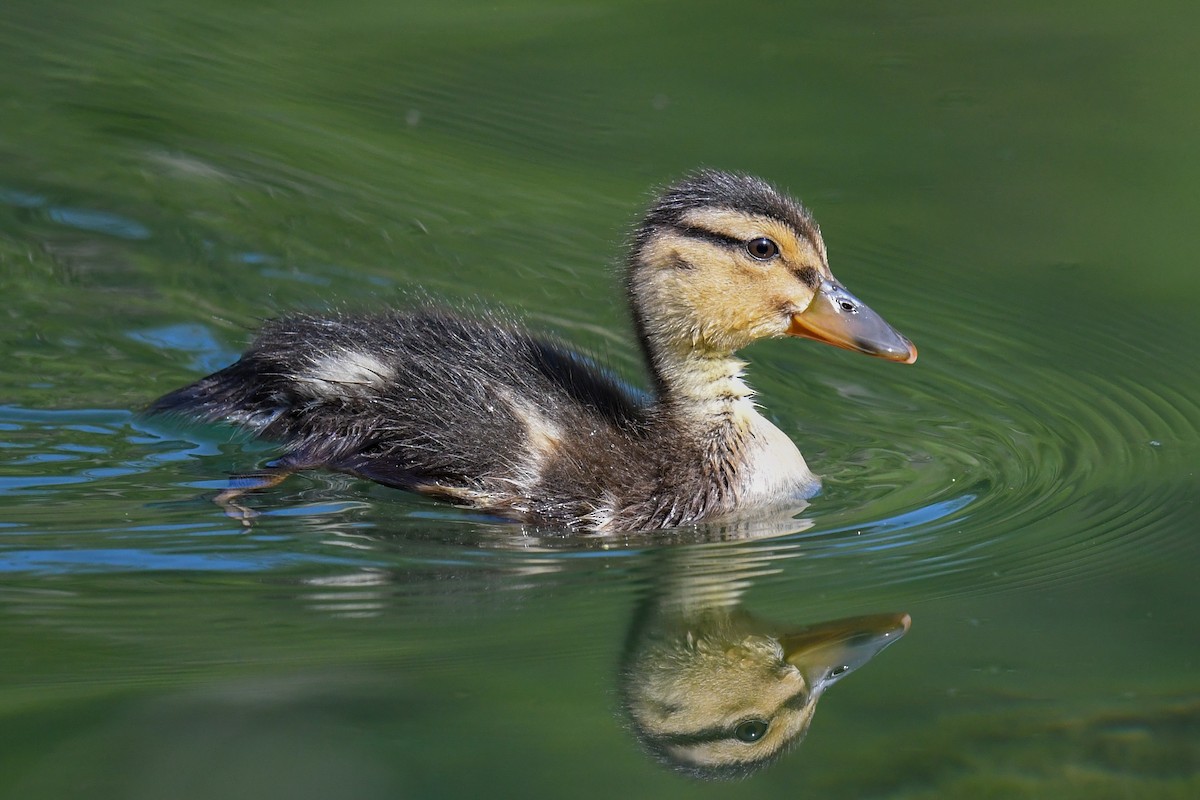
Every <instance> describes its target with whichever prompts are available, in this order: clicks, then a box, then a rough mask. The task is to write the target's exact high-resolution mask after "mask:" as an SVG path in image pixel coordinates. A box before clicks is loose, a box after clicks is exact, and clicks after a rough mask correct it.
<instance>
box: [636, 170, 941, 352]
mask: <svg viewBox="0 0 1200 800" xmlns="http://www.w3.org/2000/svg"><path fill="white" fill-rule="evenodd" d="M628 287H629V293H630V299H631V303H632V306H633V308H634V315H635V320H636V323H637V326H638V329H639V332H640V334H641V335H642V337H643V340H644V341H645V342H646V343H647V347H648V348H649V350H650V351H651V354H652V356H655V355H657V356H663V355H667V356H668V357H672V356H678V355H680V354H685V353H689V352H696V351H699V352H700V353H702V354H712V355H726V354H730V353H732V352H734V351H735V350H738V349H740V348H742V347H744V346H746V345H748V344H750V343H751V342H753V341H755V340H757V339H763V338H769V337H779V336H804V337H807V338H811V339H816V340H819V341H823V342H827V343H829V344H833V345H836V346H838V347H844V348H846V349H850V350H857V351H859V352H863V353H867V354H869V355H874V356H879V357H881V358H885V359H888V360H890V361H901V362H905V363H912V362H913V361H915V360H916V358H917V350H916V348H915V347H913V345H912V343H911V342H910V341H908V339H906V338H904V337H903V336H901V335H900V334H899V333H898V332H896V331H895V330H894V329H893V328H892V327H891V326H890V325H888V324H887V323H886V322H884V321H883V319H882V318H881V317H880V316H879V315H878V314H876V313H875V312H874V311H872V310H871V309H870V308H868V307H867V306H866V305H865V304H864V303H863V302H862V301H860V300H859V299H857V298H856V297H854V295H852V294H850V293H849V292H848V291H846V289H845V287H843V286H842V285H841V284H840V283H839V282H838V281H837V279H835V278H834V277H833V274H832V273H831V272H830V271H829V263H828V259H827V256H826V253H825V243H824V241H823V240H822V239H821V232H820V230H819V229H818V227H817V224H816V222H815V221H814V220H813V218H812V215H811V214H810V213H809V212H808V210H807V209H805V208H804V206H802V205H801V204H800V203H798V202H796V201H795V200H793V199H791V198H789V197H787V196H786V195H784V194H782V193H781V192H779V191H777V190H776V189H774V188H773V187H772V186H770V185H769V184H767V183H765V182H764V181H762V180H759V179H758V178H753V177H749V176H746V175H735V174H730V173H726V172H717V171H713V170H702V171H700V172H696V173H694V174H692V175H690V176H688V177H687V178H685V179H683V180H682V181H680V182H678V183H676V184H674V185H672V186H670V187H668V188H667V189H666V190H665V191H664V192H663V193H662V194H661V195H660V196H659V198H658V200H657V201H656V202H655V203H654V205H653V206H652V207H651V208H650V210H649V212H648V213H647V214H646V217H645V219H644V220H643V222H642V225H641V227H640V228H639V229H638V231H637V233H636V235H635V237H634V242H633V247H632V251H631V255H630V262H629V272H628ZM660 366H661V365H660Z"/></svg>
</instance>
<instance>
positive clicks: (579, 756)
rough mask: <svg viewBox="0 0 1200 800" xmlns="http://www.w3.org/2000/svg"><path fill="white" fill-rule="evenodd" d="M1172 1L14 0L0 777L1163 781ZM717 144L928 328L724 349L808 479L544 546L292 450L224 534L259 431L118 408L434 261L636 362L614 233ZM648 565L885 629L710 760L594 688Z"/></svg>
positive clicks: (917, 791)
mask: <svg viewBox="0 0 1200 800" xmlns="http://www.w3.org/2000/svg"><path fill="white" fill-rule="evenodd" d="M1195 16H1196V12H1193V11H1190V10H1184V9H1176V10H1174V11H1173V12H1172V14H1165V13H1149V12H1144V11H1139V12H1134V11H1133V10H1130V9H1125V8H1123V7H1122V6H1121V5H1120V4H1113V5H1111V6H1104V7H1096V6H1095V5H1094V4H1066V5H1061V4H1060V5H1059V6H1057V7H1056V8H1055V9H1044V8H1042V6H1041V5H1040V4H1034V3H1029V4H1017V5H1013V6H1009V7H1008V8H1007V9H1006V10H987V11H984V10H979V9H968V8H965V7H962V6H960V5H959V4H953V3H944V2H937V1H931V2H924V3H918V4H905V5H897V4H893V3H867V4H855V5H854V6H853V7H851V6H846V5H843V4H836V3H816V4H806V5H805V6H803V7H800V6H779V5H774V4H765V3H764V4H757V5H756V4H752V5H751V6H745V5H743V6H739V7H738V8H737V9H734V8H732V7H726V4H719V3H700V4H696V3H688V4H682V3H677V2H662V3H655V4H653V5H651V6H648V7H647V6H645V5H644V4H632V3H577V4H565V5H564V4H559V3H542V2H527V3H523V4H519V5H516V6H514V7H510V8H500V7H497V6H496V5H494V4H482V3H463V4H457V5H454V6H452V7H447V6H445V4H431V5H426V4H420V3H404V4H393V3H382V2H364V3H358V4H352V5H350V6H345V5H340V6H338V7H336V8H333V7H328V6H327V4H322V3H311V2H310V3H303V2H302V3H293V4H288V5H287V6H286V7H285V6H279V7H272V6H269V5H268V6H260V7H254V8H251V7H249V6H246V5H244V4H240V3H210V4H206V5H204V7H200V6H198V5H196V4H189V3H180V2H173V3H171V2H169V3H161V2H160V3H145V2H140V1H139V0H121V1H120V2H114V3H108V4H105V5H104V7H103V8H101V7H100V6H98V5H95V4H86V3H75V4H71V3H55V4H53V9H52V10H51V9H50V7H48V6H46V4H44V3H32V2H25V0H15V1H14V2H9V3H8V4H6V6H5V9H4V11H2V12H0V67H2V68H0V98H2V99H0V110H2V112H3V116H4V119H5V124H4V126H3V130H0V292H2V294H0V296H2V297H3V298H4V300H3V301H2V304H0V309H2V310H3V311H4V312H5V313H4V319H5V322H6V324H5V325H4V326H3V327H2V328H0V343H2V347H3V352H4V354H5V358H4V359H3V362H2V363H0V573H3V575H2V579H0V642H2V643H3V652H4V658H2V659H0V742H3V746H2V747H0V794H2V795H4V796H13V797H65V796H73V795H76V794H79V793H81V792H83V791H86V792H87V793H88V795H89V796H93V797H114V798H116V797H121V798H141V797H146V798H149V797H164V796H170V797H179V798H187V797H230V798H234V797H258V798H261V797H327V796H331V795H334V796H342V797H396V796H438V797H450V796H477V795H479V794H481V793H484V792H488V791H490V790H494V788H495V787H497V786H513V787H520V789H521V790H522V791H523V793H525V794H528V795H529V796H547V797H551V796H553V797H559V796H563V795H564V794H566V793H569V794H570V795H571V796H581V797H582V796H596V797H608V796H611V788H612V787H613V786H614V785H620V786H623V787H627V788H625V789H623V791H625V792H628V793H629V794H631V795H636V796H651V795H652V796H655V797H668V796H676V795H678V796H685V795H686V796H694V795H696V794H705V793H711V794H712V795H714V796H715V795H717V794H721V795H723V796H727V795H729V794H730V793H733V794H739V793H740V794H745V795H747V796H749V795H750V794H752V793H753V794H756V795H757V794H761V793H762V792H763V791H778V792H785V791H786V792H789V793H795V792H799V793H804V794H807V795H811V796H825V797H947V796H963V797H968V796H970V797H976V796H980V795H985V794H986V795H988V796H995V797H1028V796H1044V797H1088V798H1096V797H1124V796H1137V797H1190V796H1194V795H1195V794H1196V793H1197V791H1198V790H1200V783H1198V781H1200V779H1198V778H1197V776H1198V775H1200V746H1198V745H1197V742H1198V741H1200V703H1198V701H1197V699H1196V698H1197V694H1198V693H1197V689H1198V688H1200V687H1198V683H1197V678H1196V675H1197V674H1198V673H1197V670H1198V669H1200V648H1198V647H1197V639H1196V635H1195V627H1196V624H1195V623H1196V613H1195V611H1194V609H1195V608H1196V607H1197V601H1198V600H1200V598H1198V597H1197V591H1196V582H1195V574H1196V572H1197V569H1198V568H1200V545H1198V544H1197V538H1196V535H1195V533H1196V531H1197V529H1198V528H1200V525H1198V523H1200V511H1198V510H1197V503H1196V501H1197V498H1198V497H1200V491H1198V490H1200V479H1198V478H1197V472H1196V465H1197V463H1200V413H1198V409H1197V405H1198V403H1200V401H1198V400H1197V398H1198V397H1200V374H1198V372H1197V363H1198V362H1197V359H1196V354H1195V342H1196V341H1197V340H1198V339H1200V321H1198V318H1197V316H1196V314H1195V308H1196V305H1197V303H1198V302H1200V277H1198V276H1200V272H1197V270H1196V269H1195V263H1196V247H1195V242H1194V237H1193V236H1192V235H1191V233H1190V232H1191V230H1192V229H1193V227H1194V225H1193V222H1192V221H1193V219H1194V218H1195V216H1196V214H1197V212H1200V208H1198V207H1197V197H1196V194H1195V191H1194V187H1195V186H1196V185H1197V183H1198V182H1200V180H1198V179H1200V175H1197V174H1196V170H1197V165H1196V161H1195V159H1194V158H1193V157H1192V151H1193V149H1194V135H1193V134H1194V130H1195V126H1196V122H1197V111H1196V109H1197V108H1200V106H1198V105H1197V104H1196V103H1195V102H1194V100H1195V95H1196V82H1195V77H1194V76H1195V75H1196V74H1197V67H1198V66H1200V65H1198V64H1197V63H1196V56H1195V55H1194V43H1193V42H1192V38H1193V37H1192V35H1191V33H1190V32H1191V31H1192V30H1194V27H1195V23H1197V22H1200V19H1195V18H1194V17H1195ZM699 165H708V166H716V167H722V168H727V169H738V170H746V171H750V172H754V173H757V174H761V175H763V176H764V177H767V178H769V179H770V180H772V181H775V182H777V183H779V184H781V185H783V186H785V187H788V188H790V189H791V190H792V191H794V192H795V193H796V194H797V195H798V196H800V197H801V198H802V199H803V200H804V201H805V202H806V203H807V204H808V205H809V206H810V207H811V208H812V209H813V211H814V212H815V214H816V216H817V219H818V220H819V221H820V222H821V225H822V229H823V232H824V235H825V239H826V242H827V244H828V246H829V250H830V255H831V264H832V266H833V269H834V271H835V274H837V275H838V276H839V278H841V279H842V280H843V281H844V282H845V283H846V284H847V286H848V287H850V288H851V290H852V291H854V292H855V293H856V294H858V295H859V296H860V297H862V298H863V299H864V300H865V301H867V302H868V303H869V304H870V305H871V306H872V307H873V308H875V309H876V310H878V311H879V312H880V313H882V314H883V315H884V316H885V317H886V318H887V319H888V320H889V321H890V322H892V323H893V324H895V325H896V327H897V328H899V329H900V330H901V331H903V332H904V333H905V334H907V335H908V336H910V337H911V338H912V339H913V340H914V341H915V342H916V343H917V345H918V346H919V347H920V351H921V359H920V361H919V362H918V363H917V364H916V365H915V366H913V367H911V368H898V367H895V366H894V365H889V364H884V363H882V362H879V361H876V360H872V359H866V358H862V357H859V356H856V355H854V354H850V353H844V352H841V351H836V350H833V349H832V348H821V347H819V346H816V345H813V344H811V343H807V342H796V341H787V342H782V341H781V342H768V343H763V344H760V345H756V346H755V347H753V348H751V349H750V350H749V351H747V353H746V355H747V357H748V358H749V360H750V361H751V362H752V363H751V372H750V380H751V382H752V383H753V384H754V385H755V386H756V387H757V388H758V389H759V390H760V393H761V397H760V400H761V403H762V405H763V406H764V407H765V408H766V409H767V411H768V413H769V415H770V416H771V418H772V419H773V420H774V421H775V422H776V423H777V424H778V425H779V426H780V427H781V428H782V429H783V430H785V431H786V432H787V433H788V434H789V435H790V436H792V437H793V438H794V439H795V440H796V441H797V442H798V443H800V446H801V449H802V450H803V451H804V453H805V456H806V458H807V459H808V461H809V463H810V464H811V465H812V466H813V467H814V469H815V470H816V471H817V472H818V473H820V474H821V475H823V476H824V478H825V491H824V493H823V494H822V495H821V496H819V497H818V498H816V500H815V501H814V502H813V503H812V505H811V506H810V507H809V508H808V509H806V510H805V511H804V512H803V513H802V514H801V515H800V516H799V517H798V518H797V519H795V520H782V521H781V520H768V521H760V522H759V523H757V524H752V525H742V526H716V527H711V528H703V529H700V530H694V531H679V532H674V533H672V534H669V535H665V536H662V537H647V536H630V537H617V538H612V539H594V538H578V537H577V538H565V537H563V536H561V535H559V534H557V533H556V532H553V531H539V530H529V529H524V528H522V527H520V526H516V525H511V524H505V523H500V522H497V521H494V520H489V519H483V518H480V517H478V516H474V515H471V514H468V513H464V512H460V511H457V510H454V509H451V508H448V507H446V506H443V505H439V504H436V503H432V502H428V501H425V500H423V499H419V498H415V497H412V496H408V495H405V494H402V493H399V492H395V491H391V490H387V489H383V488H381V487H377V486H372V485H370V484H367V483H364V482H361V481H355V480H351V479H349V478H346V477H344V476H339V475H330V474H324V473H310V474H305V475H302V476H296V477H294V478H292V479H291V480H289V481H288V482H287V483H285V484H284V485H283V486H281V487H279V488H278V489H275V490H273V491H271V492H269V493H265V494H262V495H257V496H254V497H253V498H251V499H250V500H249V501H248V503H249V505H250V506H251V507H252V508H253V509H254V510H255V511H257V512H258V516H257V517H256V518H255V521H254V523H253V525H250V526H245V525H243V524H242V523H241V522H240V521H238V520H236V519H231V518H230V517H229V516H227V515H226V514H225V513H224V512H223V511H222V509H221V508H219V507H218V506H216V505H214V504H213V503H212V502H211V500H210V498H211V497H212V496H213V495H214V494H215V493H216V492H217V491H219V490H220V489H221V488H222V487H223V486H224V485H225V479H226V476H228V475H229V474H231V473H236V472H238V471H244V470H247V469H253V468H254V467H256V466H258V465H259V464H261V463H262V462H264V461H265V460H267V459H269V458H270V456H271V453H272V450H271V448H270V446H269V445H264V444H261V443H253V442H248V441H246V440H245V439H244V438H243V437H239V436H237V435H235V433H234V432H233V431H231V430H230V429H228V428H223V427H220V426H188V425H181V424H178V423H170V422H166V421H162V420H152V419H146V418H144V417H142V416H140V415H139V414H138V411H139V409H141V408H142V407H144V405H145V404H146V403H148V402H149V401H150V400H152V399H153V398H154V397H156V396H157V395H159V394H161V393H163V392H165V391H168V390H170V389H172V388H174V387H176V386H178V385H181V384H183V383H185V382H187V381H190V380H193V379H195V378H196V377H198V376H200V375H202V374H204V373H205V372H206V371H209V370H212V369H216V368H218V367H220V366H222V365H224V364H226V363H229V362H230V361H231V360H232V359H234V358H235V357H236V355H237V353H238V352H240V350H241V348H242V347H243V346H244V345H245V344H246V343H247V341H248V339H249V337H250V335H251V331H252V330H253V329H254V328H255V327H256V326H257V325H258V324H259V322H260V321H261V320H262V319H264V318H267V317H270V316H273V315H275V314H278V313H282V312H283V311H285V310H290V309H321V308H330V307H337V308H341V309H370V308H379V307H383V306H390V305H397V304H404V303H405V302H411V301H412V299H413V298H414V297H420V296H422V295H423V293H430V294H433V295H434V296H437V297H441V298H445V299H447V300H450V301H453V302H460V303H464V304H467V305H484V304H486V305H489V306H498V307H501V308H505V309H509V310H511V311H514V312H516V313H518V314H520V315H522V316H523V317H524V318H526V319H527V320H528V321H529V322H530V324H531V325H534V326H537V327H540V328H545V329H548V330H551V331H554V332H556V333H558V334H560V335H562V336H564V337H567V338H569V339H571V340H572V341H575V342H577V343H578V344H579V345H580V347H581V348H583V349H586V350H587V351H588V352H590V353H592V354H593V355H594V356H595V357H597V358H598V359H600V360H601V361H603V362H604V363H606V364H608V365H609V366H611V368H612V369H614V370H615V371H617V372H618V373H619V374H621V375H622V376H623V377H625V378H627V379H628V380H630V381H631V382H634V383H639V382H640V381H641V380H642V376H641V372H640V368H639V365H638V363H637V356H636V350H635V348H634V347H633V346H632V345H631V344H630V339H629V335H628V328H627V324H626V319H625V311H624V309H623V308H622V306H621V300H620V298H621V294H620V291H619V286H618V278H617V270H618V266H619V263H620V260H621V257H622V252H621V251H622V245H623V241H624V237H625V232H626V231H627V230H628V228H629V226H630V225H631V224H632V223H633V222H634V221H635V220H636V218H637V215H638V214H639V212H640V210H641V208H642V207H643V206H644V203H645V202H646V199H647V197H648V196H649V193H650V191H651V189H652V187H654V186H656V185H660V184H662V183H664V182H666V181H668V180H670V179H672V178H674V177H675V176H677V175H679V174H680V173H682V172H684V171H686V170H688V169H691V168H694V167H696V166H699ZM696 564H703V565H706V566H705V567H704V569H703V570H700V573H701V574H703V575H706V576H712V575H715V577H711V580H712V581H714V582H715V583H713V584H712V585H710V584H709V583H703V582H702V585H701V588H702V589H703V590H704V591H700V590H698V589H697V588H696V586H695V585H693V584H692V583H689V582H688V580H687V578H686V576H687V575H690V574H694V571H695V569H696V567H695V565H696ZM713 565H718V566H716V567H714V566H713ZM681 576H683V577H681ZM706 580H709V579H708V578H706ZM714 586H715V588H714ZM681 587H682V588H681ZM664 592H665V593H666V594H667V595H668V596H675V595H671V593H672V592H675V593H676V594H678V595H679V596H686V597H689V598H692V597H694V596H701V597H709V598H715V599H712V600H711V605H715V606H717V607H721V608H725V609H730V608H732V609H734V610H735V611H736V612H737V613H739V614H742V613H744V614H746V615H748V616H749V617H752V618H753V619H755V620H761V621H762V622H761V624H762V625H763V626H764V628H763V629H764V630H766V628H767V627H770V626H772V625H777V626H781V627H784V628H786V627H792V628H795V627H800V626H806V625H816V624H820V623H826V622H829V621H833V620H839V619H845V618H848V617H855V616H860V615H865V614H880V613H891V614H901V613H907V614H909V615H911V619H912V628H911V630H910V631H909V632H908V633H907V634H906V635H905V636H904V638H903V639H902V640H900V641H899V642H896V643H895V644H894V645H892V646H889V648H888V649H887V650H886V652H883V653H881V654H879V655H878V656H877V657H876V658H874V659H873V660H871V661H870V663H867V664H865V665H863V666H862V668H861V669H860V670H858V671H855V672H854V674H853V675H850V676H848V677H847V678H846V679H845V681H844V682H840V683H838V685H837V686H836V687H834V688H831V689H830V691H829V693H828V696H826V697H825V698H823V699H822V700H821V705H820V708H819V710H818V711H817V713H816V716H815V721H814V722H813V725H812V728H811V730H810V732H809V734H808V736H807V738H806V740H805V742H804V744H803V745H802V746H801V747H799V748H798V749H796V751H795V752H792V753H790V754H788V755H787V756H786V757H784V758H783V759H781V760H780V761H778V762H777V763H776V764H775V765H773V766H772V767H770V768H769V769H766V770H764V771H762V772H760V773H759V774H757V775H756V776H755V777H753V778H751V779H749V780H747V781H743V782H738V783H733V784H725V783H713V784H709V783H703V782H697V781H696V780H695V779H693V778H687V777H683V776H680V775H677V774H676V773H675V772H674V771H672V770H671V769H670V768H669V767H668V766H664V765H663V764H661V763H659V761H658V760H656V759H655V758H654V757H653V754H652V753H648V752H646V751H645V748H644V747H643V745H640V744H639V742H638V739H637V736H636V735H635V731H634V730H633V728H632V726H631V723H630V721H629V719H628V718H627V715H626V713H625V711H624V710H623V709H624V702H625V701H624V699H623V698H625V697H626V696H627V691H628V685H627V682H628V680H629V676H628V672H627V669H626V668H627V666H628V664H629V652H630V648H631V647H632V646H634V645H633V644H631V642H632V641H634V640H635V638H636V635H637V634H636V632H637V631H639V630H644V627H641V628H639V624H640V623H639V622H638V620H641V619H644V618H645V617H644V615H645V614H646V613H647V608H649V607H651V606H652V604H654V603H656V602H659V599H660V598H661V597H663V595H664ZM697 592H698V594H696V593H697ZM705 592H708V594H705ZM689 602H691V601H689ZM705 602H709V601H705ZM701 605H703V604H701ZM678 608H685V609H688V611H687V614H693V613H699V612H697V610H696V607H695V606H694V605H681V606H679V607H678ZM705 608H708V606H705ZM710 610H711V609H710ZM701 611H703V609H701ZM679 613H681V614H683V613H684V612H682V611H681V612H679ZM704 613H709V612H704ZM684 616H685V618H684V621H683V622H682V623H680V624H682V625H684V627H686V626H688V625H696V626H699V625H701V622H699V621H693V619H695V620H699V617H695V618H693V617H687V616H686V614H685V615H684ZM756 624H758V623H756ZM623 665H624V666H623Z"/></svg>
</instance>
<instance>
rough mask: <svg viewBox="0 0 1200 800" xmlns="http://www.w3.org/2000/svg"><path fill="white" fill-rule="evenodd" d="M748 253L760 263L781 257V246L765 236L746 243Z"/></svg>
mask: <svg viewBox="0 0 1200 800" xmlns="http://www.w3.org/2000/svg"><path fill="white" fill-rule="evenodd" d="M746 252H747V253H749V254H750V255H751V256H753V257H754V258H757V259H758V260H759V261H766V260H767V259H768V258H774V257H775V256H777V255H779V245H777V244H775V242H773V241H771V240H770V239H768V238H767V237H765V236H760V237H758V238H757V239H751V240H750V241H748V242H746Z"/></svg>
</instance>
